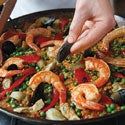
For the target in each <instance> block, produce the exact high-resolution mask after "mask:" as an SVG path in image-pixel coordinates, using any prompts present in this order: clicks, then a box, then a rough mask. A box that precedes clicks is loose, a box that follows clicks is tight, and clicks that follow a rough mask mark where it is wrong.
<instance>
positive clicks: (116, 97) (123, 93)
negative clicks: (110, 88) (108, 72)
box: [111, 89, 125, 105]
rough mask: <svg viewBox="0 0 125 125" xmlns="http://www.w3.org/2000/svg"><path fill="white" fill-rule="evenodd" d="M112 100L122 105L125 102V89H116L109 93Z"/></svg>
mask: <svg viewBox="0 0 125 125" xmlns="http://www.w3.org/2000/svg"><path fill="white" fill-rule="evenodd" d="M111 98H112V100H113V101H114V102H115V103H117V104H119V105H124V104H125V89H121V90H118V91H117V92H114V93H113V94H112V95H111Z"/></svg>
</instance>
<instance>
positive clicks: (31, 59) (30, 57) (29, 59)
mask: <svg viewBox="0 0 125 125" xmlns="http://www.w3.org/2000/svg"><path fill="white" fill-rule="evenodd" d="M18 57H19V58H21V59H23V60H24V61H25V62H26V63H37V62H38V61H39V60H40V58H41V57H40V56H38V55H36V54H30V55H23V56H18Z"/></svg>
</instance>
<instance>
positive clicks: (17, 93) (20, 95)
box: [10, 91, 25, 101]
mask: <svg viewBox="0 0 125 125" xmlns="http://www.w3.org/2000/svg"><path fill="white" fill-rule="evenodd" d="M10 97H11V98H14V99H16V100H18V101H21V100H22V99H24V97H25V94H24V93H23V92H20V91H14V92H12V93H11V95H10Z"/></svg>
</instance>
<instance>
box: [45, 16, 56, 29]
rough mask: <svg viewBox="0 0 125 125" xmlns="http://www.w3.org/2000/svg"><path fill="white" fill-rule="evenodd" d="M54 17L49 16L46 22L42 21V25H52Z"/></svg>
mask: <svg viewBox="0 0 125 125" xmlns="http://www.w3.org/2000/svg"><path fill="white" fill-rule="evenodd" d="M55 19H56V18H55V17H50V18H49V19H48V20H47V21H46V22H44V24H43V27H47V26H52V25H53V23H54V21H55Z"/></svg>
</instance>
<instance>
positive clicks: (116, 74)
mask: <svg viewBox="0 0 125 125" xmlns="http://www.w3.org/2000/svg"><path fill="white" fill-rule="evenodd" d="M114 76H115V77H117V78H125V75H123V74H122V73H115V74H114Z"/></svg>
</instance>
